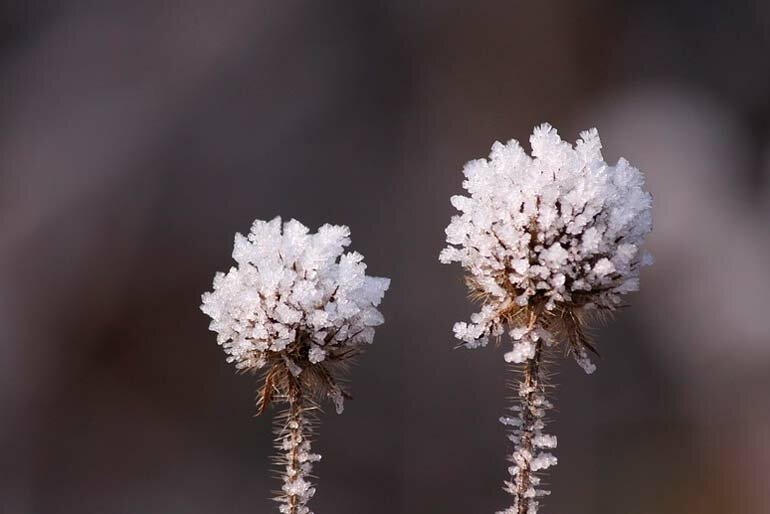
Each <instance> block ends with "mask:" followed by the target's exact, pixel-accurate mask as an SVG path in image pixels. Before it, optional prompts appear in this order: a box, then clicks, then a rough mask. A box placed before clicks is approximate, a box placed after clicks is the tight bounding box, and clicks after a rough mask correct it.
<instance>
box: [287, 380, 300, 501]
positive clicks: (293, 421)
mask: <svg viewBox="0 0 770 514" xmlns="http://www.w3.org/2000/svg"><path fill="white" fill-rule="evenodd" d="M301 416H302V393H301V392H299V390H298V389H297V390H295V391H292V393H291V394H290V395H289V416H288V417H287V418H286V428H287V429H288V434H287V438H288V439H289V440H290V441H292V443H293V444H291V446H290V449H289V451H288V453H287V454H286V466H287V468H286V469H287V475H286V485H290V484H291V483H292V482H293V481H294V480H293V479H294V478H296V475H291V474H289V471H288V470H295V472H296V470H299V467H300V462H299V444H298V443H299V442H300V441H302V440H303V438H304V434H303V433H302V432H303V430H302V428H303V427H302V419H301ZM286 503H287V505H288V507H289V512H288V514H297V509H298V506H299V498H298V497H297V495H296V494H291V493H289V492H287V498H286Z"/></svg>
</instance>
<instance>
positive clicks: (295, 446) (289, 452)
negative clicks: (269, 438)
mask: <svg viewBox="0 0 770 514" xmlns="http://www.w3.org/2000/svg"><path fill="white" fill-rule="evenodd" d="M349 236H350V230H349V229H348V227H346V226H341V225H323V226H322V227H320V228H319V229H318V232H317V233H315V234H310V233H309V231H308V228H307V227H305V226H304V225H302V224H301V223H300V222H298V221H296V220H290V221H287V222H286V223H281V218H279V217H276V218H274V219H273V220H271V221H261V220H256V221H255V222H254V224H253V225H252V227H251V232H250V233H249V234H248V236H243V235H241V234H236V235H235V246H234V248H233V259H234V260H235V261H236V263H237V266H234V267H231V268H230V271H228V272H227V273H217V274H216V276H215V277H214V290H213V291H211V292H208V293H204V294H203V305H201V310H202V311H203V312H204V313H205V314H207V315H209V316H210V317H211V319H212V321H211V325H210V327H209V328H210V329H211V330H212V331H214V332H216V333H217V342H218V343H219V344H220V345H222V346H223V348H224V350H225V352H226V353H227V355H228V357H227V361H228V362H231V363H233V364H235V367H236V368H238V369H239V370H244V371H252V372H255V371H258V370H262V371H263V375H262V383H261V386H260V388H259V392H258V397H257V412H258V414H259V413H262V412H263V411H264V410H265V409H266V408H267V406H268V405H270V404H271V403H273V402H279V403H283V404H286V410H285V411H284V412H283V413H282V414H281V415H280V416H278V417H277V418H276V419H277V421H276V432H277V440H276V448H277V449H278V451H279V452H280V456H279V458H278V462H279V465H280V466H281V467H282V469H281V475H282V477H283V487H282V490H281V493H280V495H279V496H278V497H277V498H276V500H277V501H278V502H279V503H280V508H279V511H280V512H281V513H282V514H312V513H311V511H310V509H309V508H308V507H307V503H308V501H309V500H310V498H312V496H313V494H314V493H315V487H314V486H313V485H312V484H311V483H310V474H311V470H312V465H313V463H314V462H317V461H318V460H320V459H321V456H320V455H318V454H315V453H312V452H311V450H310V443H311V436H312V424H313V419H314V415H315V413H316V412H317V411H318V409H319V402H320V401H321V400H323V399H327V398H328V399H330V400H331V401H332V402H333V403H334V405H335V408H336V410H337V413H342V410H343V405H344V399H345V398H347V397H348V394H347V392H346V391H345V390H344V389H343V388H342V387H341V386H340V383H339V376H338V375H339V372H340V370H341V369H342V368H344V366H345V365H346V364H347V363H350V361H351V359H352V358H353V357H355V356H356V355H358V354H359V353H360V352H361V351H362V350H363V348H364V346H365V345H367V344H370V343H371V342H372V341H373V339H374V327H376V326H378V325H380V324H382V323H383V322H384V318H383V316H382V314H381V313H380V311H379V310H377V306H378V305H379V304H380V301H381V300H382V298H383V296H384V294H385V291H386V290H387V289H388V287H389V285H390V279H387V278H378V277H370V276H367V275H366V274H365V270H366V265H365V264H364V262H363V256H362V255H361V254H360V253H357V252H349V253H343V249H344V248H345V247H346V246H348V245H349V244H350V238H349Z"/></svg>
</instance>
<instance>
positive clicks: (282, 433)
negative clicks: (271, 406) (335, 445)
mask: <svg viewBox="0 0 770 514" xmlns="http://www.w3.org/2000/svg"><path fill="white" fill-rule="evenodd" d="M285 400H286V403H288V408H287V409H286V411H284V413H283V414H281V416H280V417H279V418H278V420H277V422H278V430H277V433H278V438H277V441H276V446H277V448H278V450H279V451H280V452H281V456H280V458H279V462H280V464H282V465H283V468H284V469H283V470H282V479H283V487H282V488H281V494H280V495H279V496H278V498H276V500H277V501H278V502H279V503H280V507H279V512H281V514H312V513H311V511H310V509H309V508H308V507H307V503H308V501H310V499H311V498H312V497H313V495H314V494H315V491H316V489H315V487H314V486H313V484H311V483H310V481H309V479H310V474H311V472H312V468H313V463H314V462H317V461H319V460H320V459H321V456H320V455H317V454H314V453H311V451H310V436H311V433H312V426H311V424H310V421H309V420H308V412H309V411H310V410H312V409H314V407H313V406H312V405H308V404H307V403H306V401H305V399H304V397H303V395H302V392H301V389H300V388H299V387H298V386H296V385H294V384H292V385H291V387H290V388H289V392H288V394H286V397H285Z"/></svg>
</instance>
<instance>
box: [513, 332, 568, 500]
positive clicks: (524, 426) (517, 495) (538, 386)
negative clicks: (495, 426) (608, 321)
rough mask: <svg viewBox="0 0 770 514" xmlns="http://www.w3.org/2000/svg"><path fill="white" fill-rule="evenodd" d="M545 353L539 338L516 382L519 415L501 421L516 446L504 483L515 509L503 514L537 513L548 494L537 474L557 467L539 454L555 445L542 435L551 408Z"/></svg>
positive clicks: (515, 407) (551, 456) (548, 454)
mask: <svg viewBox="0 0 770 514" xmlns="http://www.w3.org/2000/svg"><path fill="white" fill-rule="evenodd" d="M544 352H545V348H544V347H543V341H542V339H539V340H538V341H536V342H535V353H534V356H533V357H532V358H531V359H528V360H527V361H526V363H525V364H524V368H523V369H522V370H521V371H520V373H521V378H520V379H519V380H518V381H517V383H516V389H517V395H518V401H517V404H516V405H515V406H514V407H512V410H513V411H514V412H516V413H517V415H515V416H511V417H503V418H501V420H500V421H501V422H502V423H503V424H504V425H506V426H509V427H511V432H510V434H509V436H508V438H509V439H510V441H511V442H513V443H514V446H515V448H514V450H513V452H512V453H511V455H510V456H509V458H508V460H509V461H510V462H511V463H512V466H511V467H510V468H508V469H509V473H510V475H511V479H510V480H508V481H506V482H505V490H506V491H507V492H508V493H509V494H511V495H512V496H513V498H514V499H513V506H511V507H510V508H508V509H506V510H505V511H503V512H502V513H501V514H535V513H536V512H537V509H538V506H539V502H538V500H537V498H539V497H541V496H545V495H547V494H548V492H547V491H545V490H542V489H539V488H538V486H539V485H540V478H539V477H538V476H537V474H536V472H537V471H539V470H544V469H547V468H549V467H550V466H552V465H554V464H556V457H554V456H553V455H551V454H550V453H548V452H540V449H543V448H554V447H555V446H556V438H555V437H553V436H549V435H545V434H543V432H542V430H543V428H544V427H545V423H544V418H545V415H546V412H547V410H548V409H550V408H551V407H552V405H551V403H550V402H548V400H547V399H546V397H545V387H546V386H545V375H544V372H543V366H544V356H543V354H544Z"/></svg>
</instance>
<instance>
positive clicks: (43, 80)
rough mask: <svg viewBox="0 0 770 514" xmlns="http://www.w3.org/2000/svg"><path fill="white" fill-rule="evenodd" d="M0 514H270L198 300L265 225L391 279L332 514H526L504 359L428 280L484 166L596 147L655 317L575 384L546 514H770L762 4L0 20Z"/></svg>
mask: <svg viewBox="0 0 770 514" xmlns="http://www.w3.org/2000/svg"><path fill="white" fill-rule="evenodd" d="M0 23H1V26H0V92H1V94H0V284H2V286H0V307H1V308H0V324H1V325H0V326H2V336H0V337H2V339H1V340H0V512H2V513H12V514H15V513H20V514H27V513H29V514H38V513H41V514H58V513H62V514H64V513H77V514H85V513H106V514H113V513H114V514H118V513H177V512H178V513H192V514H196V513H220V512H221V513H225V512H227V513H241V512H242V513H246V512H249V513H255V512H256V513H270V512H274V511H275V507H274V506H273V504H272V503H271V502H270V501H269V500H268V499H267V498H268V497H269V496H270V492H271V490H272V489H273V488H275V487H276V485H277V482H276V481H274V480H273V479H272V476H271V474H270V473H269V472H268V471H267V470H268V457H269V455H271V454H272V449H271V423H270V420H269V418H268V417H263V418H256V419H255V418H253V417H252V415H253V412H254V405H253V400H254V390H255V383H254V380H253V378H251V377H249V376H242V375H240V376H239V375H236V374H235V373H233V370H232V369H231V367H230V366H228V365H226V364H225V362H224V354H223V353H222V351H221V349H220V348H219V347H217V346H216V344H215V339H214V334H212V333H210V332H208V330H207V326H208V320H207V319H206V317H205V316H204V315H203V314H201V313H200V312H199V311H198V305H199V303H200V301H199V295H200V293H201V292H203V291H204V290H206V289H208V288H209V287H210V284H211V279H212V277H213V274H214V272H215V271H216V270H223V269H226V268H227V267H229V266H230V264H231V260H230V255H229V254H230V251H231V248H232V237H233V233H234V232H236V231H245V230H248V228H249V225H250V223H251V221H252V220H253V219H254V218H271V217H273V216H274V215H276V214H281V215H283V216H284V217H287V218H288V217H296V218H298V219H300V220H301V221H303V222H304V223H305V224H307V225H309V226H311V227H313V228H315V227H317V226H318V225H319V224H321V223H323V222H327V221H328V222H336V223H345V224H348V225H350V226H351V229H352V232H353V245H352V248H354V249H356V250H359V251H361V252H362V253H363V254H364V255H365V256H366V260H367V263H368V264H369V270H370V273H372V274H375V275H385V276H389V277H392V278H393V284H392V288H391V291H390V292H389V293H388V295H387V296H386V299H385V302H384V304H383V312H384V313H385V316H386V318H387V323H386V324H385V325H384V326H383V327H381V328H380V329H379V330H378V335H377V338H376V341H375V344H374V345H373V346H372V347H371V348H370V350H369V352H368V353H367V354H366V355H365V356H364V358H362V359H361V361H360V364H359V365H358V367H356V368H355V370H354V371H353V373H352V377H351V378H352V385H353V392H354V393H355V396H356V400H355V401H354V402H353V403H351V404H349V405H348V409H347V410H346V412H345V414H344V415H343V416H340V417H337V416H336V415H334V414H333V413H327V415H326V416H325V417H324V422H323V425H322V427H321V434H320V440H319V442H318V448H319V449H320V451H321V452H322V453H323V454H324V460H323V462H322V463H321V464H320V465H319V466H318V467H317V471H318V473H319V475H320V477H321V478H320V481H319V486H320V488H319V493H318V495H317V497H316V499H315V500H314V501H313V506H314V508H315V510H316V511H317V512H318V513H320V514H324V513H326V514H331V513H334V514H347V513H351V514H352V513H356V514H360V513H367V514H369V513H371V514H385V513H388V514H392V513H394V512H397V513H408V514H411V513H430V514H433V513H437V514H459V513H463V514H467V513H492V512H494V511H495V510H497V509H500V508H502V507H503V506H505V504H506V503H505V502H506V500H507V498H506V497H505V495H504V493H503V492H502V491H501V489H500V487H501V481H502V479H503V478H504V476H505V467H506V464H505V462H504V453H505V447H506V440H505V436H504V430H503V427H502V426H500V425H498V423H496V419H497V418H498V416H499V415H500V414H501V413H502V412H503V409H504V407H505V406H506V400H505V395H506V391H505V380H506V378H507V377H506V371H505V366H504V362H503V359H502V350H499V349H498V350H495V349H493V348H488V349H486V350H479V351H473V352H471V351H459V350H458V351H453V350H452V347H453V346H454V340H453V339H452V334H451V325H452V323H453V322H454V321H456V320H460V319H465V318H466V317H467V315H468V314H469V313H470V312H471V311H472V309H473V306H472V305H470V304H469V303H468V301H467V300H466V298H465V294H464V293H465V292H464V286H463V284H462V281H461V271H460V269H459V267H457V266H455V267H449V266H442V265H440V264H439V263H438V261H437V256H438V252H439V250H440V248H441V247H442V244H443V239H444V233H443V230H444V227H445V226H446V224H447V222H448V220H449V216H450V215H451V214H452V212H453V209H452V208H451V206H450V204H449V196H450V195H452V194H457V193H458V192H459V191H460V181H461V174H460V170H461V167H462V165H463V163H464V162H465V161H467V160H469V159H471V158H475V157H482V156H485V155H486V154H487V152H488V149H489V147H490V145H491V144H492V142H493V141H494V140H495V139H501V140H507V139H510V138H517V139H520V140H522V141H526V140H527V138H528V135H529V133H530V131H531V129H532V127H533V126H534V125H535V124H538V123H540V122H543V121H549V122H551V123H552V124H554V125H555V126H556V127H558V128H559V129H560V132H561V133H562V134H563V135H564V137H565V138H567V139H570V140H574V139H575V137H576V136H577V134H578V132H579V130H581V129H583V128H588V127H591V126H597V127H598V128H599V131H600V134H601V135H602V138H603V140H604V143H605V156H606V157H607V159H608V160H613V161H614V160H615V159H617V158H618V157H619V156H621V155H622V156H625V157H627V158H628V159H629V160H631V162H632V163H633V164H635V165H636V166H638V167H639V168H641V169H642V170H643V171H645V172H646V174H647V177H648V183H649V188H650V190H651V191H652V192H653V194H654V196H655V209H654V216H655V230H654V233H653V234H652V237H651V238H650V242H649V247H650V250H651V251H652V253H653V254H654V255H655V257H656V259H657V263H656V265H655V266H654V267H652V268H647V269H645V271H644V272H643V275H642V292H641V293H639V294H637V295H634V297H633V298H631V307H630V308H629V309H627V310H625V311H624V312H622V313H621V314H620V315H619V316H618V317H617V319H615V320H614V321H613V322H612V323H610V324H609V325H608V326H607V327H606V328H601V329H599V330H597V332H596V337H597V341H598V346H599V348H600V350H601V352H602V355H603V359H602V361H601V363H600V366H599V370H598V372H597V373H596V374H595V375H593V376H590V377H588V376H585V375H584V374H583V373H582V371H580V370H579V369H578V368H577V366H576V365H574V363H572V362H571V361H563V362H561V363H559V365H558V379H557V380H558V383H559V392H558V396H557V398H556V403H557V407H558V416H557V419H556V420H555V422H554V423H553V427H552V429H553V433H556V434H557V435H558V437H559V450H558V457H559V461H560V464H559V466H557V467H556V468H555V471H554V472H553V473H552V474H551V475H550V479H549V481H550V483H551V486H552V490H553V491H554V493H553V495H552V496H551V497H550V498H549V499H548V500H547V502H546V506H545V508H544V510H543V511H544V512H550V513H557V512H558V513H564V514H588V513H591V514H604V513H607V514H615V513H624V514H637V513H638V514H650V513H663V514H686V513H687V514H689V513H698V514H710V513H720V514H723V513H725V512H730V513H732V512H735V513H748V514H763V513H767V512H770V490H768V487H767V484H768V482H770V399H769V394H768V393H770V332H769V330H768V323H767V317H768V305H770V273H769V272H768V264H770V257H769V256H768V252H770V229H769V228H768V221H769V220H770V66H769V64H768V63H769V62H770V59H769V58H768V51H770V44H769V41H768V39H769V35H768V34H769V33H770V32H769V27H770V4H768V2H765V1H761V0H754V1H744V2H703V1H695V0H646V1H641V0H626V1H622V2H611V1H609V0H587V1H582V2H569V1H566V0H565V1H544V2H522V1H508V2H502V1H501V2H492V3H478V2H452V1H436V2H408V1H395V2H388V3H386V2H361V1H354V0H347V1H338V2H310V1H305V0H290V1H284V2H259V1H254V0H233V1H228V2H213V1H203V0H191V1H184V2H173V3H171V2H151V1H147V0H141V1H136V0H134V1H128V0H126V1H120V0H109V1H99V2H97V1H71V2H61V3H58V2H35V1H31V2H25V1H10V2H2V3H0Z"/></svg>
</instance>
